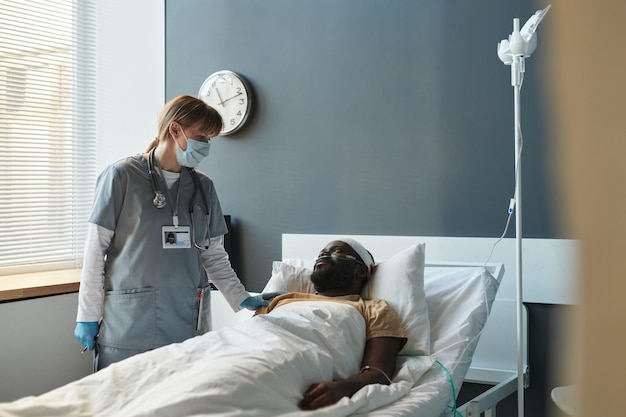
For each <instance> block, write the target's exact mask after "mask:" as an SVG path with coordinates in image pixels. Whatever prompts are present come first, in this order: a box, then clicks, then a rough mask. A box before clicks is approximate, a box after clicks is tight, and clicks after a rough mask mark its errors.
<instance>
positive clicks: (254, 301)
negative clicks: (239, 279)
mask: <svg viewBox="0 0 626 417" xmlns="http://www.w3.org/2000/svg"><path fill="white" fill-rule="evenodd" d="M282 294H286V293H285V291H276V292H265V293H263V294H259V295H255V296H251V297H248V298H246V299H245V300H243V301H242V302H241V304H239V307H243V308H247V309H248V310H256V309H257V308H259V307H267V306H268V305H270V302H269V300H271V299H272V298H274V297H276V296H279V295H282Z"/></svg>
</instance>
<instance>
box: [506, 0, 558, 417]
mask: <svg viewBox="0 0 626 417" xmlns="http://www.w3.org/2000/svg"><path fill="white" fill-rule="evenodd" d="M549 9H550V5H548V7H546V8H545V9H543V10H539V11H537V12H536V13H535V14H534V15H533V16H531V17H530V19H528V21H527V22H526V23H525V24H524V26H523V27H522V29H521V30H520V26H519V24H520V21H519V19H518V18H515V19H513V32H512V33H511V35H510V36H509V39H508V40H506V39H505V40H502V41H501V42H500V43H498V57H499V58H500V60H502V62H504V64H505V65H510V66H511V86H513V102H514V107H513V112H514V123H515V196H514V200H513V202H512V204H511V207H513V206H514V207H515V249H516V276H517V281H516V293H517V303H516V304H517V415H518V417H524V389H525V388H526V376H527V372H526V369H524V343H523V342H524V328H523V298H522V296H523V292H522V161H521V156H522V155H521V151H522V125H521V111H520V93H521V88H522V81H523V74H524V72H525V59H526V58H528V57H530V55H531V54H532V53H533V52H534V50H535V49H536V48H537V36H536V34H535V31H536V30H537V26H539V23H540V22H541V19H543V17H544V16H545V14H546V13H548V10H549Z"/></svg>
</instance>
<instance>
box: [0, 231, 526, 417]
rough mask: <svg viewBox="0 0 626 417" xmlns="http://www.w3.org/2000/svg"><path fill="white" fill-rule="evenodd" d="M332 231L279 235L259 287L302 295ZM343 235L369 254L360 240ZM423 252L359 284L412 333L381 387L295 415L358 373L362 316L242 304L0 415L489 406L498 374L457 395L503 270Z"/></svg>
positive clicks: (340, 412)
mask: <svg viewBox="0 0 626 417" xmlns="http://www.w3.org/2000/svg"><path fill="white" fill-rule="evenodd" d="M331 237H332V236H326V235H324V236H321V235H316V236H313V238H312V240H311V241H310V242H309V243H307V244H305V245H299V247H298V248H297V250H302V251H304V252H297V251H296V252H289V251H288V250H286V249H288V248H287V247H285V244H288V243H285V238H283V242H284V245H283V259H281V260H280V261H276V262H274V263H273V265H272V276H271V278H270V280H269V282H268V283H267V285H266V288H265V290H267V291H270V290H288V291H292V290H299V291H307V290H310V286H309V285H310V283H309V281H308V274H310V269H309V268H310V267H311V265H312V262H313V261H312V260H313V258H314V257H315V256H316V255H317V253H318V251H319V250H320V249H321V248H322V247H323V246H324V245H325V244H326V243H327V242H328V240H329V238H331ZM352 237H354V238H355V239H357V240H360V241H361V242H362V243H364V245H365V246H366V247H368V249H370V250H371V251H372V252H373V253H374V254H375V256H377V255H376V251H375V250H374V249H372V248H370V247H369V246H368V243H367V242H366V241H363V240H362V239H361V237H359V236H352ZM319 239H323V240H324V241H323V242H322V243H321V245H318V244H317V243H318V240H319ZM288 240H289V239H288V237H287V241H288ZM313 246H315V248H314V249H313ZM292 249H294V248H292ZM388 250H389V247H388ZM427 251H428V249H427V247H426V245H425V244H423V243H412V244H410V245H408V246H406V247H403V248H400V247H398V249H397V252H395V253H394V254H389V256H387V255H383V257H382V258H381V257H378V258H377V261H378V263H379V264H378V267H377V271H376V273H375V275H374V276H373V277H372V279H371V280H370V282H369V283H368V285H367V288H366V289H365V290H364V291H365V296H368V297H377V298H383V299H385V300H387V301H388V302H389V304H390V305H391V306H392V307H393V308H394V309H395V310H396V312H397V313H398V315H399V316H400V318H401V319H402V321H403V324H404V325H405V327H406V328H407V331H408V333H409V340H408V342H407V344H406V346H405V347H404V348H403V350H402V351H401V352H400V355H399V357H398V360H397V365H396V374H395V376H394V377H393V383H392V384H391V385H389V386H383V385H369V386H367V387H364V388H363V389H361V390H360V391H359V392H357V393H356V394H355V395H353V396H352V397H351V398H344V399H342V400H340V401H339V402H338V403H337V404H335V405H333V406H330V407H326V408H323V409H320V410H317V411H313V412H307V413H303V412H301V411H300V410H298V409H297V405H296V404H297V401H298V399H299V398H300V396H301V394H302V392H303V391H304V390H305V389H306V388H307V387H308V386H309V385H310V384H311V383H313V382H318V381H320V380H324V379H331V378H344V377H347V376H349V375H352V374H354V373H356V372H358V369H359V366H360V353H359V352H362V349H363V346H364V329H363V326H362V323H361V322H360V321H359V320H361V321H362V319H360V317H355V314H354V312H353V310H352V309H351V308H347V309H346V306H343V305H341V304H339V303H319V302H318V303H312V304H308V303H292V304H290V305H289V306H291V307H290V308H288V307H289V306H284V307H281V308H279V309H276V310H275V311H274V312H272V313H270V314H267V315H261V316H256V317H250V313H249V312H246V311H242V312H239V313H236V314H231V315H230V316H228V314H226V313H224V312H220V313H217V312H216V315H215V317H214V320H215V321H216V325H215V329H214V331H213V332H210V333H208V334H206V335H203V336H198V337H195V338H192V339H189V340H187V341H185V342H183V343H178V344H173V345H168V346H165V347H163V348H160V349H155V350H153V351H150V352H146V353H144V354H141V355H137V356H134V357H132V358H129V359H127V360H125V361H122V362H120V363H117V364H113V365H111V366H110V367H108V368H106V369H104V370H102V371H100V372H98V373H96V374H93V375H89V376H87V377H85V378H82V379H80V380H78V381H75V382H72V383H70V384H67V385H65V386H63V387H60V388H57V389H55V390H53V391H50V392H48V393H45V394H43V395H40V396H37V397H26V398H23V399H20V400H17V401H15V402H12V403H5V404H0V416H2V417H5V416H27V415H28V416H37V415H42V416H43V415H46V416H85V415H98V416H116V415H119V416H144V415H145V416H148V415H194V416H202V415H207V416H208V415H228V416H263V415H267V416H279V415H280V416H296V415H310V416H333V417H334V416H364V415H370V416H415V415H419V416H423V417H429V416H431V417H440V416H447V415H457V416H458V415H468V414H466V413H469V412H470V411H471V412H472V415H473V416H474V415H476V416H478V415H479V414H475V413H480V412H483V411H487V412H489V410H490V409H491V407H493V405H495V403H497V401H498V399H499V398H504V397H505V396H507V395H508V394H507V393H510V392H512V391H510V390H511V389H513V390H514V384H513V385H511V384H510V383H509V382H508V381H503V382H502V383H501V384H498V385H496V387H495V388H494V393H487V394H484V395H482V396H481V397H480V398H477V399H476V400H474V401H471V402H470V403H468V404H467V405H462V406H460V407H457V404H456V396H457V395H458V391H459V389H460V387H461V385H462V383H463V380H464V378H465V376H466V374H467V372H468V369H469V367H470V364H471V361H472V356H473V354H474V351H475V349H476V346H477V343H478V340H479V338H480V336H481V332H482V330H483V328H484V325H485V323H486V321H487V318H488V316H489V313H490V310H491V306H492V304H493V302H494V299H495V296H496V292H497V290H498V287H499V284H500V282H501V280H502V277H503V274H504V268H503V266H502V265H501V264H482V263H480V262H463V263H450V262H445V263H440V262H436V261H435V260H430V259H428V257H427V256H426V253H427ZM296 253H302V254H303V255H295V254H296ZM304 253H306V254H304ZM477 261H479V260H477ZM211 297H212V298H213V302H214V307H215V308H219V307H220V304H223V300H221V301H220V295H219V293H217V292H215V293H213V294H212V295H211ZM513 382H514V381H513ZM511 387H513V388H511ZM509 391H510V392H509Z"/></svg>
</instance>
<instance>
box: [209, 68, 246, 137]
mask: <svg viewBox="0 0 626 417" xmlns="http://www.w3.org/2000/svg"><path fill="white" fill-rule="evenodd" d="M199 97H200V98H201V99H202V100H204V101H205V102H206V103H207V104H209V105H210V106H211V107H213V108H214V109H215V110H217V111H218V112H219V113H220V115H221V116H222V119H223V120H224V127H223V129H222V132H221V133H220V135H229V134H231V133H234V132H236V131H238V130H239V129H241V127H242V126H244V125H245V123H246V121H247V119H248V115H249V113H250V104H251V103H250V89H249V87H248V86H247V83H246V81H245V79H244V78H243V77H241V76H239V75H238V74H236V73H234V72H231V71H225V70H224V71H217V72H215V73H213V74H211V75H210V76H209V77H208V78H207V79H206V80H205V81H204V83H203V84H202V87H200V93H199Z"/></svg>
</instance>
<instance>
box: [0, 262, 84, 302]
mask: <svg viewBox="0 0 626 417" xmlns="http://www.w3.org/2000/svg"><path fill="white" fill-rule="evenodd" d="M80 273H81V269H80V268H78V269H63V270H58V271H45V272H33V273H30V274H18V275H4V276H0V302H4V301H17V300H24V299H27V298H34V297H44V296H48V295H58V294H67V293H71V292H77V291H78V285H79V283H80Z"/></svg>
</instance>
